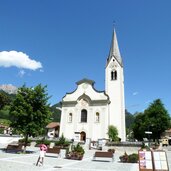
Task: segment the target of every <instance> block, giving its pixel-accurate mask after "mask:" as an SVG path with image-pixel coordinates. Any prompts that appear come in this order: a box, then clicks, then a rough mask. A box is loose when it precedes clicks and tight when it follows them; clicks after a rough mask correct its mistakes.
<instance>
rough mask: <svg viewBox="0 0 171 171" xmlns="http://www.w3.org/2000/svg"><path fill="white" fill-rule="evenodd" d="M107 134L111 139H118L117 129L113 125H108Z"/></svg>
mask: <svg viewBox="0 0 171 171" xmlns="http://www.w3.org/2000/svg"><path fill="white" fill-rule="evenodd" d="M107 134H108V136H109V138H110V139H111V140H112V141H118V140H119V138H118V130H117V128H116V127H115V126H113V125H109V127H108V132H107Z"/></svg>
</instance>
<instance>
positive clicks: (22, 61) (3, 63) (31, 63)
mask: <svg viewBox="0 0 171 171" xmlns="http://www.w3.org/2000/svg"><path fill="white" fill-rule="evenodd" d="M12 66H15V67H17V68H23V69H30V70H34V71H35V70H36V69H39V68H42V64H41V63H40V62H38V61H35V60H33V59H30V57H29V56H28V55H27V54H25V53H23V52H17V51H9V52H8V51H2V52H0V67H12Z"/></svg>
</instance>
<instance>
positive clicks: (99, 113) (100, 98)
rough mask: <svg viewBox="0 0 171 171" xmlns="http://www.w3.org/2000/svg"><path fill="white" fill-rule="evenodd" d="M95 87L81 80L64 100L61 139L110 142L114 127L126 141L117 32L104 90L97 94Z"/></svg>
mask: <svg viewBox="0 0 171 171" xmlns="http://www.w3.org/2000/svg"><path fill="white" fill-rule="evenodd" d="M94 83H95V82H94V81H93V80H89V79H82V80H80V81H78V82H77V83H76V84H77V88H76V90H75V91H74V92H71V93H66V95H65V96H64V97H63V99H62V109H61V110H62V112H61V122H60V134H59V136H61V135H62V134H63V135H64V137H66V138H68V139H74V141H86V140H88V139H91V140H92V141H97V140H98V139H108V138H109V137H108V134H107V131H108V126H109V125H114V126H115V127H116V128H117V129H118V136H119V137H120V138H121V141H125V139H126V133H125V98H124V73H123V62H122V58H121V55H120V50H119V46H118V41H117V36H116V32H115V30H114V31H113V36H112V42H111V47H110V51H109V56H108V57H107V61H106V66H105V90H104V91H98V90H96V89H95V88H94Z"/></svg>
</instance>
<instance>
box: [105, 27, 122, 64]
mask: <svg viewBox="0 0 171 171" xmlns="http://www.w3.org/2000/svg"><path fill="white" fill-rule="evenodd" d="M112 57H114V58H115V59H116V60H117V61H118V63H119V64H120V65H121V66H123V63H122V57H121V54H120V50H119V45H118V40H117V36H116V31H115V29H114V30H113V35H112V42H111V46H110V51H109V56H108V58H107V65H108V63H109V62H110V59H111V58H112Z"/></svg>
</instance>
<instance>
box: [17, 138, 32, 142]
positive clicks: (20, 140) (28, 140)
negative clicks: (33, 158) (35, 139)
mask: <svg viewBox="0 0 171 171" xmlns="http://www.w3.org/2000/svg"><path fill="white" fill-rule="evenodd" d="M25 141H26V139H25V138H23V139H19V143H25ZM31 142H32V140H31V139H27V143H31Z"/></svg>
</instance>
